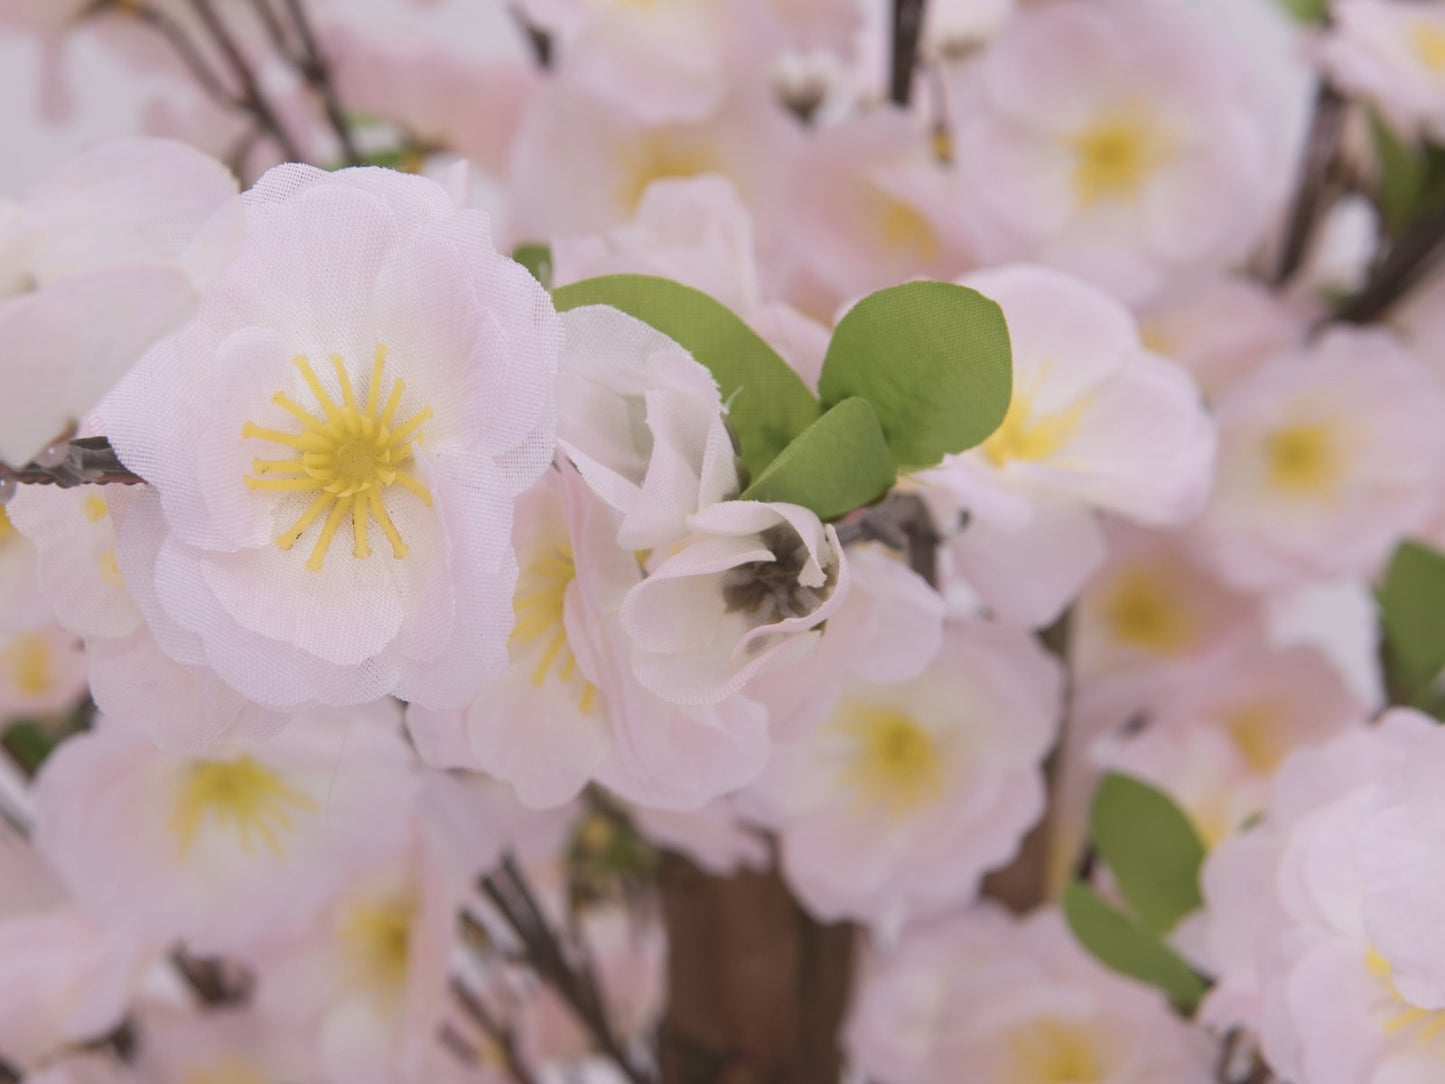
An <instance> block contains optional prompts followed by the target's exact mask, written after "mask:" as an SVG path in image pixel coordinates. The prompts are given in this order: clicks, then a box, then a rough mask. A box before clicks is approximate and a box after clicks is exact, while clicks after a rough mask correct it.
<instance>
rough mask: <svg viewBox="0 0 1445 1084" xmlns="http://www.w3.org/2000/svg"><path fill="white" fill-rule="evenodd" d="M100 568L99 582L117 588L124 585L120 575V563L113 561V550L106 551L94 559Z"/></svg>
mask: <svg viewBox="0 0 1445 1084" xmlns="http://www.w3.org/2000/svg"><path fill="white" fill-rule="evenodd" d="M95 561H96V564H97V565H99V566H100V582H101V583H106V584H109V585H110V586H112V587H119V586H120V585H121V584H123V583H125V577H124V576H122V575H121V574H120V563H119V562H118V561H117V560H116V559H115V550H106V551H105V552H104V553H102V554H101V555H100V556H99V557H97V558H96V559H95Z"/></svg>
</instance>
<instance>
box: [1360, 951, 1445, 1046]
mask: <svg viewBox="0 0 1445 1084" xmlns="http://www.w3.org/2000/svg"><path fill="white" fill-rule="evenodd" d="M1365 966H1367V967H1368V968H1369V969H1370V974H1371V975H1373V976H1375V978H1377V979H1379V980H1380V982H1381V984H1383V985H1384V986H1385V988H1386V989H1387V990H1388V991H1389V998H1390V1001H1391V1002H1392V1003H1393V1004H1392V1009H1393V1010H1395V1011H1393V1012H1392V1015H1391V1016H1389V1017H1387V1018H1386V1020H1385V1022H1384V1030H1385V1034H1386V1035H1403V1034H1407V1033H1408V1034H1409V1036H1410V1037H1411V1038H1413V1039H1415V1040H1416V1041H1418V1042H1422V1043H1427V1042H1429V1041H1430V1040H1431V1039H1434V1038H1436V1037H1438V1036H1439V1035H1440V1034H1442V1033H1445V1009H1422V1008H1420V1007H1419V1006H1418V1005H1413V1004H1411V1003H1410V1001H1408V1000H1407V999H1406V998H1405V996H1404V995H1403V994H1401V993H1400V991H1399V990H1397V989H1395V979H1394V973H1395V969H1394V968H1393V967H1391V966H1390V961H1389V960H1387V959H1385V958H1384V957H1383V956H1381V955H1380V954H1379V953H1378V952H1376V951H1375V950H1374V948H1371V949H1370V950H1369V951H1368V952H1367V954H1366V956H1365Z"/></svg>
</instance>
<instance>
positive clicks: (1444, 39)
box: [1410, 20, 1445, 72]
mask: <svg viewBox="0 0 1445 1084" xmlns="http://www.w3.org/2000/svg"><path fill="white" fill-rule="evenodd" d="M1410 47H1411V48H1412V49H1413V50H1414V51H1415V56H1416V57H1417V58H1419V61H1420V63H1421V64H1423V65H1425V67H1427V68H1429V69H1430V70H1431V71H1432V72H1445V27H1440V26H1438V25H1436V24H1435V23H1432V22H1426V21H1424V20H1421V21H1419V22H1417V23H1415V24H1414V25H1413V26H1412V27H1410Z"/></svg>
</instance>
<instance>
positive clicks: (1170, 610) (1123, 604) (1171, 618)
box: [1102, 566, 1198, 657]
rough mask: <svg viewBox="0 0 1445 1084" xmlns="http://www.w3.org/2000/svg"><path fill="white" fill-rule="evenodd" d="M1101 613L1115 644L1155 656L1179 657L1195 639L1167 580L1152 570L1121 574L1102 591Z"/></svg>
mask: <svg viewBox="0 0 1445 1084" xmlns="http://www.w3.org/2000/svg"><path fill="white" fill-rule="evenodd" d="M1102 609H1103V618H1104V621H1105V624H1106V626H1107V627H1108V629H1109V631H1110V632H1112V633H1113V634H1114V638H1115V639H1116V640H1118V641H1119V642H1121V643H1124V644H1128V645H1130V646H1131V647H1141V648H1144V649H1146V650H1148V651H1151V652H1153V653H1154V654H1155V655H1159V656H1163V657H1170V656H1174V655H1179V654H1182V653H1183V652H1185V651H1187V650H1189V648H1191V647H1193V646H1194V644H1195V642H1196V640H1197V639H1198V631H1197V630H1196V628H1195V626H1194V621H1193V619H1192V618H1191V617H1190V615H1189V613H1188V611H1186V610H1185V609H1184V608H1183V607H1182V606H1180V604H1179V600H1178V599H1177V598H1176V597H1175V595H1174V593H1173V592H1172V591H1171V589H1170V584H1169V582H1168V580H1167V579H1166V578H1165V577H1164V576H1163V575H1161V574H1160V573H1158V572H1157V571H1155V570H1154V569H1150V568H1147V567H1142V566H1141V567H1135V568H1130V569H1128V570H1126V571H1124V572H1123V573H1122V574H1121V575H1119V576H1118V578H1117V579H1116V580H1115V581H1114V582H1113V583H1112V584H1111V585H1110V586H1109V587H1108V588H1107V589H1106V592H1105V596H1104V599H1103V607H1102Z"/></svg>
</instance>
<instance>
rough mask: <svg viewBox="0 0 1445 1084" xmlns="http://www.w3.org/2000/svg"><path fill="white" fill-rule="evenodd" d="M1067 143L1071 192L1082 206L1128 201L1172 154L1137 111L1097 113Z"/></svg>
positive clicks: (1145, 114)
mask: <svg viewBox="0 0 1445 1084" xmlns="http://www.w3.org/2000/svg"><path fill="white" fill-rule="evenodd" d="M1069 142H1070V147H1071V149H1072V150H1073V152H1074V191H1075V192H1076V193H1077V195H1078V199H1079V202H1080V203H1081V204H1084V205H1085V206H1088V205H1091V204H1095V203H1099V202H1101V201H1103V200H1131V199H1134V198H1135V197H1136V196H1137V195H1138V194H1139V190H1140V189H1141V188H1143V187H1144V184H1145V182H1146V181H1147V180H1148V178H1149V174H1150V173H1152V172H1153V171H1154V170H1155V169H1156V168H1158V167H1159V166H1160V165H1162V164H1163V163H1164V162H1166V161H1167V160H1168V159H1169V157H1170V156H1171V154H1172V151H1171V150H1170V147H1169V145H1168V143H1167V141H1166V140H1165V138H1164V137H1163V134H1162V133H1161V132H1160V131H1159V130H1158V128H1157V127H1156V125H1155V124H1154V122H1153V120H1152V118H1151V117H1150V116H1149V114H1148V112H1147V111H1145V110H1143V109H1139V108H1129V109H1122V110H1115V111H1109V112H1106V113H1103V114H1102V115H1100V116H1099V117H1097V118H1096V119H1095V120H1094V121H1093V122H1092V123H1091V124H1088V125H1086V126H1085V127H1084V128H1083V129H1081V130H1080V131H1078V132H1076V133H1074V135H1073V136H1072V137H1071V138H1070V141H1069Z"/></svg>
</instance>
